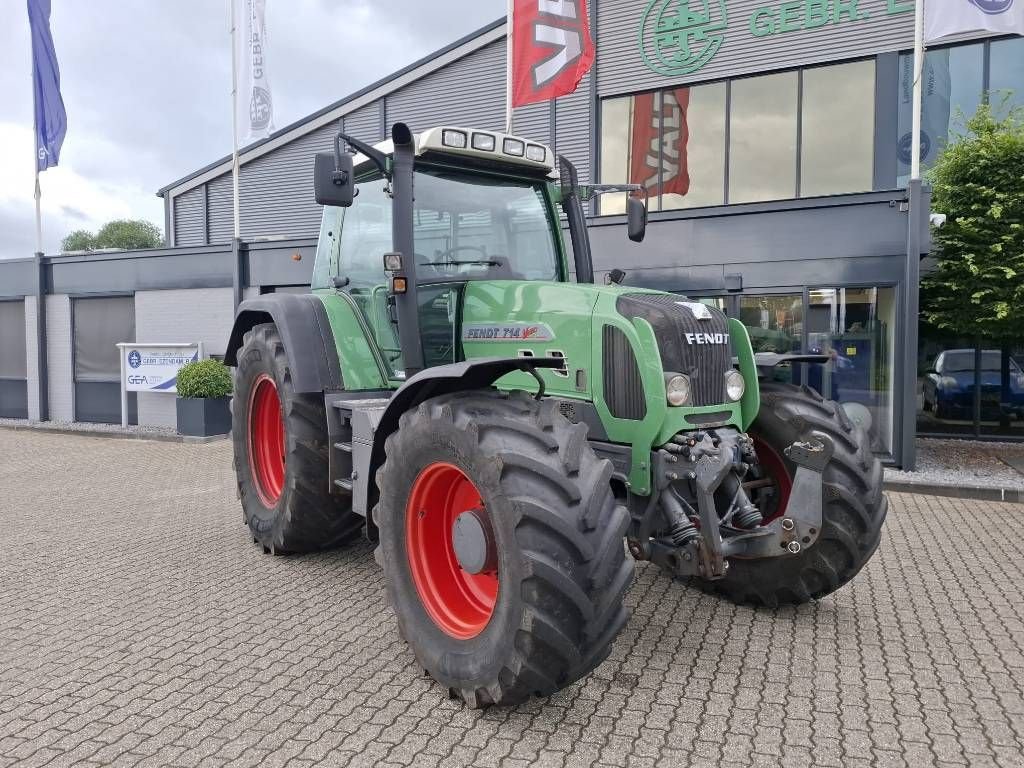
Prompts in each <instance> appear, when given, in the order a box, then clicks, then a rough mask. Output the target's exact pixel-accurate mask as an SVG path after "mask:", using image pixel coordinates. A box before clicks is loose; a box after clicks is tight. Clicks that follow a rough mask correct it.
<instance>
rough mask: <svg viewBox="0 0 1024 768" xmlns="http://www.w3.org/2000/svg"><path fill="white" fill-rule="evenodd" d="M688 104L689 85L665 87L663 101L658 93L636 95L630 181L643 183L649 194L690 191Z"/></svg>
mask: <svg viewBox="0 0 1024 768" xmlns="http://www.w3.org/2000/svg"><path fill="white" fill-rule="evenodd" d="M689 106H690V89H689V88H677V89H675V90H672V91H665V92H664V98H663V99H662V100H661V101H660V103H659V99H658V94H657V93H641V94H638V95H636V96H634V97H633V125H632V140H631V142H630V148H629V183H630V184H643V185H644V187H646V188H647V193H648V194H649V195H659V194H666V195H671V194H675V195H685V194H686V193H687V192H689V191H690V170H689V168H688V166H687V162H686V142H687V141H688V140H689V138H690V129H689V126H688V125H687V123H686V112H687V110H688V109H689ZM659 161H660V164H661V165H660V167H659ZM659 171H660V178H659Z"/></svg>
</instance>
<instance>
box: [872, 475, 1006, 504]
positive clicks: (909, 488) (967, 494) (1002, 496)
mask: <svg viewBox="0 0 1024 768" xmlns="http://www.w3.org/2000/svg"><path fill="white" fill-rule="evenodd" d="M882 487H883V488H884V489H885V490H887V491H892V492H893V493H916V494H920V495H922V496H946V497H948V498H954V499H976V500H978V501H1005V502H1009V503H1011V504H1024V490H1021V489H1019V488H996V487H993V486H983V485H941V484H939V483H908V482H905V481H900V480H886V481H885V482H884V483H882Z"/></svg>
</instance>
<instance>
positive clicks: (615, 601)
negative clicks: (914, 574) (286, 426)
mask: <svg viewBox="0 0 1024 768" xmlns="http://www.w3.org/2000/svg"><path fill="white" fill-rule="evenodd" d="M386 452H387V459H386V461H385V463H384V466H383V467H382V468H381V470H380V472H379V473H378V478H377V485H378V487H379V488H380V489H381V496H380V502H379V504H378V506H377V508H376V509H375V511H374V518H375V521H376V523H377V525H378V527H379V530H380V550H379V556H380V559H381V562H382V565H383V567H384V574H385V577H386V578H387V583H388V594H389V596H390V598H391V602H392V604H393V605H394V607H395V612H396V614H397V617H398V625H399V629H400V630H401V632H402V635H403V637H404V638H405V639H406V641H407V642H408V643H409V645H410V646H411V647H412V650H413V652H414V653H415V655H416V658H417V660H418V662H419V664H420V665H421V666H422V667H423V668H424V669H425V670H426V671H427V672H428V673H429V674H430V675H431V676H433V677H434V679H436V680H437V681H438V682H440V683H441V684H442V685H443V686H445V687H447V688H448V689H449V693H450V694H451V695H453V696H458V697H461V698H462V699H464V700H465V701H466V702H467V703H468V704H469V705H470V706H474V707H475V706H484V705H488V704H514V703H517V702H520V701H523V700H524V699H527V698H528V697H529V696H530V695H532V694H537V695H548V694H551V693H553V692H555V691H557V690H559V689H560V688H563V687H564V686H566V685H568V684H569V683H571V682H573V681H575V680H577V679H579V678H581V677H583V676H584V675H586V674H587V673H589V672H590V671H591V670H592V669H594V667H596V666H597V665H598V664H600V663H601V662H602V661H603V660H604V659H605V658H606V657H607V655H608V653H609V651H610V650H611V645H612V641H613V640H614V639H615V637H616V635H617V634H618V633H619V630H620V629H621V628H622V627H623V625H624V624H625V622H626V620H627V618H628V612H627V609H626V608H625V606H624V605H623V597H624V594H625V591H626V589H627V587H628V586H629V584H630V582H631V581H632V575H633V563H632V561H631V560H628V559H627V558H626V556H625V549H624V546H623V536H624V534H625V529H626V524H627V522H628V515H627V513H626V510H625V508H623V507H622V506H621V505H619V504H617V503H616V501H615V498H614V497H613V495H612V491H611V486H610V484H609V481H610V477H611V465H610V464H609V463H608V462H607V461H603V460H600V459H598V458H597V456H596V455H595V454H594V452H593V451H592V450H591V448H590V446H589V445H588V443H587V440H586V428H585V427H583V426H581V425H573V424H570V423H569V422H568V421H567V420H566V419H565V418H564V417H563V416H561V415H560V414H559V413H558V411H557V409H556V408H555V407H554V403H552V402H540V403H538V402H537V401H535V400H534V399H532V398H530V397H528V396H526V395H523V394H522V393H514V394H511V395H508V394H502V393H497V392H492V391H478V392H471V393H459V394H453V395H445V396H441V397H437V398H433V399H431V400H427V401H426V402H424V403H422V404H421V405H420V406H419V407H418V408H417V409H415V410H413V411H410V412H408V413H406V414H404V415H403V416H402V419H401V423H400V425H399V429H398V430H397V431H396V432H395V433H394V434H392V435H391V436H390V437H388V440H387V444H386Z"/></svg>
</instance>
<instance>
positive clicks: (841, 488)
mask: <svg viewBox="0 0 1024 768" xmlns="http://www.w3.org/2000/svg"><path fill="white" fill-rule="evenodd" d="M749 433H750V435H751V436H752V437H753V438H754V439H755V441H760V442H761V443H763V444H767V446H769V447H770V448H771V449H772V450H773V451H774V452H775V454H776V455H777V456H778V457H780V458H781V459H782V462H783V463H784V464H785V467H786V471H787V472H788V473H789V477H790V478H792V477H793V475H794V474H795V472H796V465H795V464H793V463H792V462H790V461H789V460H788V459H787V458H785V455H784V454H783V450H784V449H785V448H786V447H787V446H789V445H791V444H792V443H793V442H794V441H795V440H807V439H809V438H810V437H811V436H812V435H813V434H815V433H817V434H823V435H827V436H828V437H829V438H831V440H832V443H833V445H834V446H835V453H834V454H833V456H832V460H831V461H830V462H829V463H828V465H827V466H826V467H825V471H824V472H823V473H822V476H823V481H824V488H823V500H824V508H823V509H822V529H821V533H820V534H819V536H818V539H817V541H815V543H814V544H813V545H812V546H809V547H805V548H804V549H803V551H801V552H800V553H799V554H797V555H791V556H790V555H787V556H783V557H769V558H763V559H758V560H753V559H741V558H732V559H731V560H730V563H729V570H728V573H727V574H726V576H725V578H723V579H721V580H718V581H705V580H698V581H697V583H698V585H699V586H701V587H703V588H704V589H706V590H709V591H713V592H716V593H718V594H720V595H723V596H725V597H727V598H728V599H730V600H732V601H734V602H737V603H752V604H755V605H764V606H769V607H774V606H777V605H780V604H786V603H790V604H793V603H805V602H807V601H809V600H811V599H817V598H820V597H824V596H825V595H828V594H831V593H832V592H835V591H836V590H837V589H839V588H840V587H841V586H843V585H844V584H846V583H847V582H848V581H850V579H852V578H853V577H854V576H856V575H857V573H858V572H859V571H860V569H861V568H863V567H864V565H865V563H867V561H868V560H869V559H870V558H871V555H872V554H874V552H875V549H876V548H877V547H878V542H879V539H880V537H881V533H882V524H883V522H884V521H885V514H886V510H887V509H888V501H887V499H886V498H885V495H884V494H883V493H882V466H881V463H880V462H879V461H878V459H876V458H875V456H874V455H873V454H872V452H871V441H870V440H869V439H868V436H867V434H866V433H865V432H864V431H863V429H861V428H860V427H859V426H857V425H855V424H854V423H853V422H852V421H851V420H850V418H849V417H848V416H847V415H846V412H845V411H844V410H843V409H842V407H841V406H840V405H839V404H838V403H836V402H833V401H831V400H825V399H824V398H822V396H821V395H819V394H818V393H817V392H815V391H814V390H812V389H810V388H808V387H796V386H793V385H791V384H781V383H777V382H762V383H761V410H760V412H759V414H758V416H757V419H756V420H755V421H754V424H753V425H752V426H751V428H750V430H749Z"/></svg>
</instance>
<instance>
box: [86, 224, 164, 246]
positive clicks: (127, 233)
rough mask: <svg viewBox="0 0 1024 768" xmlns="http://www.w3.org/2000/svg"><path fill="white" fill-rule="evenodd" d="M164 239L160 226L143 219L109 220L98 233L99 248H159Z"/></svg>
mask: <svg viewBox="0 0 1024 768" xmlns="http://www.w3.org/2000/svg"><path fill="white" fill-rule="evenodd" d="M163 240H164V236H163V234H162V233H161V232H160V227H158V226H157V225H156V224H151V223H149V222H148V221H143V220H142V219H115V220H114V221H108V222H107V223H106V224H104V225H103V226H102V227H100V231H99V232H97V233H96V247H97V248H122V249H125V250H128V249H132V248H159V247H160V246H161V245H163Z"/></svg>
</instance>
